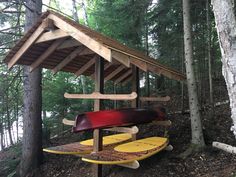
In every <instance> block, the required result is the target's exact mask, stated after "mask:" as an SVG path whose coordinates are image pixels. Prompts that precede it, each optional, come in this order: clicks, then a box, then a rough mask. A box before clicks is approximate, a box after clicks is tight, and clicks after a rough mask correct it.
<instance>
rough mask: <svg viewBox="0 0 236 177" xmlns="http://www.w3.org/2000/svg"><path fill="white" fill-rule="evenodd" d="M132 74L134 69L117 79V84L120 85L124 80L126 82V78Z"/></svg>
mask: <svg viewBox="0 0 236 177" xmlns="http://www.w3.org/2000/svg"><path fill="white" fill-rule="evenodd" d="M131 74H132V69H130V70H128V71H127V72H126V73H124V74H123V75H121V76H120V77H119V78H117V79H116V80H115V83H116V84H118V83H120V82H121V81H122V80H124V79H125V78H126V77H128V76H129V75H131Z"/></svg>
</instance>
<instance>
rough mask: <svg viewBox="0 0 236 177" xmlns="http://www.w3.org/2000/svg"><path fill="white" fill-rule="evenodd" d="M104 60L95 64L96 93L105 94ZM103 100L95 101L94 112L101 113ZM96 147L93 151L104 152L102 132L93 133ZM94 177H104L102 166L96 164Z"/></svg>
mask: <svg viewBox="0 0 236 177" xmlns="http://www.w3.org/2000/svg"><path fill="white" fill-rule="evenodd" d="M103 70H104V60H103V58H101V57H99V59H96V62H95V90H94V91H95V92H100V93H103V88H104V75H103V74H104V73H103ZM101 106H102V105H101V100H99V99H97V100H94V111H99V110H100V108H101ZM93 139H94V142H93V143H94V146H93V151H94V152H98V151H101V150H102V131H101V130H99V129H95V130H94V131H93ZM93 170H94V177H102V165H98V164H94V167H93Z"/></svg>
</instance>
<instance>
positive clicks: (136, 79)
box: [131, 65, 139, 141]
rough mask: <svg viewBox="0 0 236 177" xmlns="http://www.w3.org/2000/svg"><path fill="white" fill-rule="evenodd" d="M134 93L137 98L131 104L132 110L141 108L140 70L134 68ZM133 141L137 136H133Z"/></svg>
mask: <svg viewBox="0 0 236 177" xmlns="http://www.w3.org/2000/svg"><path fill="white" fill-rule="evenodd" d="M132 92H136V93H137V95H138V96H137V98H136V99H134V100H133V101H132V103H131V106H132V108H138V107H139V68H138V67H136V66H134V65H133V66H132ZM132 140H133V141H134V140H136V134H133V135H132Z"/></svg>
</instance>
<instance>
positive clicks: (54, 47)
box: [30, 39, 65, 72]
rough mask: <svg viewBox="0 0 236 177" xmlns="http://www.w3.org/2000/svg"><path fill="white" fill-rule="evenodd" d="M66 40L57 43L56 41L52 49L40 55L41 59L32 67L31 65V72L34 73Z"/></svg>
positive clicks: (51, 46) (59, 40)
mask: <svg viewBox="0 0 236 177" xmlns="http://www.w3.org/2000/svg"><path fill="white" fill-rule="evenodd" d="M64 40H65V39H58V40H56V41H54V42H53V43H52V45H50V47H49V48H48V49H47V50H46V51H45V52H44V53H43V54H42V55H40V57H39V58H37V59H36V60H35V62H33V63H32V64H31V65H30V72H32V71H33V70H34V69H35V68H37V67H38V66H39V65H40V64H41V63H43V61H44V60H46V59H47V57H48V56H49V55H51V54H52V53H53V52H54V51H55V50H56V48H57V47H58V46H59V45H60V44H61V43H62V42H63V41H64Z"/></svg>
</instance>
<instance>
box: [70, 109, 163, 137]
mask: <svg viewBox="0 0 236 177" xmlns="http://www.w3.org/2000/svg"><path fill="white" fill-rule="evenodd" d="M165 118H166V114H165V110H164V109H163V108H161V109H157V110H149V109H135V108H129V109H116V110H104V111H96V112H87V113H84V114H79V115H78V116H77V117H76V125H75V126H73V132H80V131H84V130H90V129H97V128H107V127H114V126H125V125H133V124H142V123H148V122H152V121H154V120H160V121H163V120H165Z"/></svg>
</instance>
